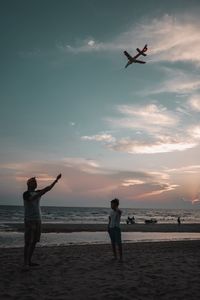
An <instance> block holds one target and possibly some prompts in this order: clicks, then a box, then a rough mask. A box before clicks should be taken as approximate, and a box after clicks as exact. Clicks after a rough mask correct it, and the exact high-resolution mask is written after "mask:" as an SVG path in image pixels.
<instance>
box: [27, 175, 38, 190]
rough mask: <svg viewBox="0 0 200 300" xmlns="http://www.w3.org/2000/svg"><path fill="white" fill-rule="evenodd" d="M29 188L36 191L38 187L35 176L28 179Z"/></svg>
mask: <svg viewBox="0 0 200 300" xmlns="http://www.w3.org/2000/svg"><path fill="white" fill-rule="evenodd" d="M27 186H28V190H30V191H34V190H35V189H36V188H37V180H36V178H35V177H32V178H29V179H28V180H27Z"/></svg>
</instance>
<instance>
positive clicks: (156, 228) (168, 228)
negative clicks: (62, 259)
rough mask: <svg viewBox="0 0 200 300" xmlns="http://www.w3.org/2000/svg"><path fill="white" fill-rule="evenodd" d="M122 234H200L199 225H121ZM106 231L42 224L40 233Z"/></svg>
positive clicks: (14, 227)
mask: <svg viewBox="0 0 200 300" xmlns="http://www.w3.org/2000/svg"><path fill="white" fill-rule="evenodd" d="M5 225H6V226H7V230H13V231H21V232H23V231H24V224H23V223H6V224H5ZM121 229H122V231H123V232H179V231H180V232H200V224H198V223H194V224H181V226H178V224H134V225H126V224H122V225H121ZM80 231H90V232H95V231H107V224H63V223H60V224H59V223H57V224H56V223H43V224H42V232H46V233H49V232H80Z"/></svg>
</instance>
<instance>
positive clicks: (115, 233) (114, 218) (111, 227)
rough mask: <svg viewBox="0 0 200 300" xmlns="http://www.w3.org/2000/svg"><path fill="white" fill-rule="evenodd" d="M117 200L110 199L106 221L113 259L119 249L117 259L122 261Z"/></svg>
mask: <svg viewBox="0 0 200 300" xmlns="http://www.w3.org/2000/svg"><path fill="white" fill-rule="evenodd" d="M118 206H119V200H118V199H116V198H115V199H113V200H112V201H111V209H112V210H111V213H110V216H109V223H108V233H109V235H110V239H111V244H112V250H113V254H114V259H117V249H116V246H118V250H119V260H120V261H121V262H122V260H123V259H122V241H121V229H120V219H121V214H122V212H121V210H120V209H119V208H118Z"/></svg>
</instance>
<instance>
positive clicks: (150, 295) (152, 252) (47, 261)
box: [0, 241, 200, 300]
mask: <svg viewBox="0 0 200 300" xmlns="http://www.w3.org/2000/svg"><path fill="white" fill-rule="evenodd" d="M199 249H200V241H187V242H186V241H183V242H154V243H136V244H124V262H123V263H119V262H118V261H112V259H111V258H112V253H111V249H110V245H84V246H83V245H82V246H67V247H42V248H37V249H36V251H35V254H34V261H37V262H39V263H40V266H39V267H32V268H31V269H30V270H29V271H28V272H22V271H21V267H22V263H23V249H22V248H10V249H0V263H1V268H0V282H1V284H0V299H2V300H4V299H15V300H17V299H19V300H34V299H45V300H51V299H58V300H68V299H70V300H95V299H99V300H101V299H102V300H104V299H108V300H109V299H113V300H123V299H124V300H125V299H126V300H128V299H130V300H132V299H136V300H140V299H154V300H155V299H156V300H157V299H158V300H162V299H163V300H164V299H170V300H174V299H184V300H187V299H188V300H197V299H199V295H200V276H199V275H200V251H199Z"/></svg>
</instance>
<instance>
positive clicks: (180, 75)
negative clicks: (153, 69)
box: [140, 67, 200, 107]
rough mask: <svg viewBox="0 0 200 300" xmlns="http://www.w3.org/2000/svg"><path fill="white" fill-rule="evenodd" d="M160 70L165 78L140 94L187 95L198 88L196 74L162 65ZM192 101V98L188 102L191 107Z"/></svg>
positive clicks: (198, 80) (199, 82) (199, 84)
mask: <svg viewBox="0 0 200 300" xmlns="http://www.w3.org/2000/svg"><path fill="white" fill-rule="evenodd" d="M160 70H161V71H162V72H163V73H164V75H165V79H164V80H162V82H161V83H159V84H157V85H155V86H153V87H152V88H147V89H143V90H142V91H141V92H140V94H142V95H145V96H146V95H156V94H161V93H175V94H178V95H185V94H186V95H187V94H191V93H194V92H196V91H198V90H199V89H200V79H199V75H198V74H197V75H196V74H191V73H187V72H185V71H183V70H180V69H175V68H173V69H172V68H166V67H162V68H160ZM192 103H194V100H193V102H191V104H190V106H191V107H192ZM193 107H194V106H193Z"/></svg>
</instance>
